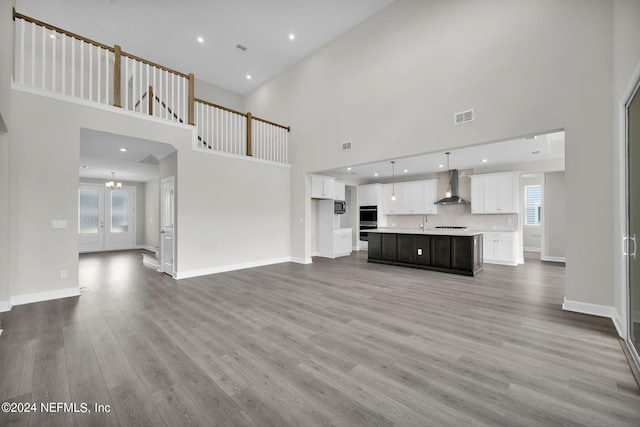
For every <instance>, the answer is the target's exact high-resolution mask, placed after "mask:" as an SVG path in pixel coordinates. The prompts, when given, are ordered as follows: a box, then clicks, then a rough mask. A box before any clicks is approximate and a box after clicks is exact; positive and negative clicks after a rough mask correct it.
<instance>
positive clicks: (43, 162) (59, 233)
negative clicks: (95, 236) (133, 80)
mask: <svg viewBox="0 0 640 427" xmlns="http://www.w3.org/2000/svg"><path fill="white" fill-rule="evenodd" d="M12 111H13V114H14V120H13V123H12V124H13V126H14V128H15V133H14V134H13V135H12V139H11V145H10V150H9V151H10V153H9V154H10V165H11V168H10V170H9V174H10V181H11V182H12V183H14V184H15V187H16V188H19V190H20V191H16V192H12V193H11V194H10V200H9V206H10V207H11V209H10V221H11V222H12V224H15V226H13V227H12V228H11V231H10V235H9V245H10V247H11V253H10V258H9V265H10V268H9V275H10V283H11V284H12V286H11V291H10V297H11V298H12V299H16V300H21V301H24V300H28V299H29V298H34V297H33V295H41V296H42V295H45V294H44V293H47V292H49V294H46V295H51V293H54V294H56V295H59V294H60V292H71V291H70V290H73V289H75V290H76V291H77V289H78V238H77V227H75V226H73V224H77V220H78V218H77V188H78V162H79V146H80V129H81V128H84V129H92V130H97V131H103V132H110V133H114V134H121V135H126V136H131V137H136V138H142V139H147V140H152V141H157V142H162V143H168V144H171V145H173V146H174V147H175V148H176V149H177V152H176V153H174V154H172V155H171V156H168V157H167V158H166V159H163V160H162V161H161V162H160V171H159V174H160V178H162V177H164V175H165V174H175V175H176V185H177V191H176V208H177V215H176V245H177V248H178V252H177V259H176V268H177V274H178V276H181V275H182V277H185V276H188V275H194V274H204V273H208V272H215V271H220V270H225V269H229V268H236V267H242V266H247V265H250V264H260V263H263V264H264V263H270V262H274V261H285V260H288V259H289V253H290V251H289V241H290V236H289V223H290V217H289V205H290V199H289V193H290V189H289V168H288V167H285V166H275V165H273V164H268V163H265V162H259V161H252V160H245V159H244V158H235V157H230V156H224V155H213V154H206V153H202V152H198V151H194V150H193V149H192V138H193V136H194V132H193V128H192V127H190V126H187V125H180V124H169V123H166V122H164V121H161V120H159V119H154V118H149V117H147V116H141V115H137V114H134V113H127V112H123V111H122V110H120V109H117V108H114V107H97V108H93V107H87V106H85V105H83V104H82V103H70V102H66V101H61V100H58V99H55V98H50V97H48V96H40V95H37V94H33V93H29V92H25V91H23V90H14V91H13V106H12ZM33 123H38V126H33ZM33 141H43V143H41V144H34V143H33ZM43 182H55V183H56V185H55V186H49V185H43V184H42V183H43ZM53 219H66V220H67V221H68V223H69V224H70V226H69V227H68V228H67V229H52V228H51V220H53ZM142 221H143V220H142ZM34 266H37V268H34ZM62 269H66V270H67V271H68V273H69V276H68V278H67V279H60V278H59V271H60V270H62ZM46 295H45V296H46Z"/></svg>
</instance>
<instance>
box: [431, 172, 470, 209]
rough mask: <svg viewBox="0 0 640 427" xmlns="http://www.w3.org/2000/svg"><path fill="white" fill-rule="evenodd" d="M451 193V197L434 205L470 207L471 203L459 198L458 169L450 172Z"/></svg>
mask: <svg viewBox="0 0 640 427" xmlns="http://www.w3.org/2000/svg"><path fill="white" fill-rule="evenodd" d="M449 191H450V192H451V196H447V197H445V198H444V199H440V200H438V201H437V202H435V203H434V204H436V205H468V204H469V203H470V202H469V201H468V200H465V199H463V198H462V197H460V196H458V169H451V170H450V171H449Z"/></svg>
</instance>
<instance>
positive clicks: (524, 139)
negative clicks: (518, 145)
mask: <svg viewBox="0 0 640 427" xmlns="http://www.w3.org/2000/svg"><path fill="white" fill-rule="evenodd" d="M536 139H538V137H537V136H536V135H534V136H527V137H524V138H522V140H523V141H524V142H533V141H535V140H536Z"/></svg>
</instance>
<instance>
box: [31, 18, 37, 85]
mask: <svg viewBox="0 0 640 427" xmlns="http://www.w3.org/2000/svg"><path fill="white" fill-rule="evenodd" d="M35 85H36V25H35V24H33V23H32V24H31V86H33V87H35Z"/></svg>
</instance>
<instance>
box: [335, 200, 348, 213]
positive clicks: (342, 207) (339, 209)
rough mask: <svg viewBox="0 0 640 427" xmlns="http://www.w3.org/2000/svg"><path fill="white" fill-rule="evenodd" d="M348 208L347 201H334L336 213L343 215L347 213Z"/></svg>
mask: <svg viewBox="0 0 640 427" xmlns="http://www.w3.org/2000/svg"><path fill="white" fill-rule="evenodd" d="M346 210H347V202H341V201H338V200H336V201H334V202H333V213H334V214H338V215H342V214H343V213H345V212H346Z"/></svg>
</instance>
